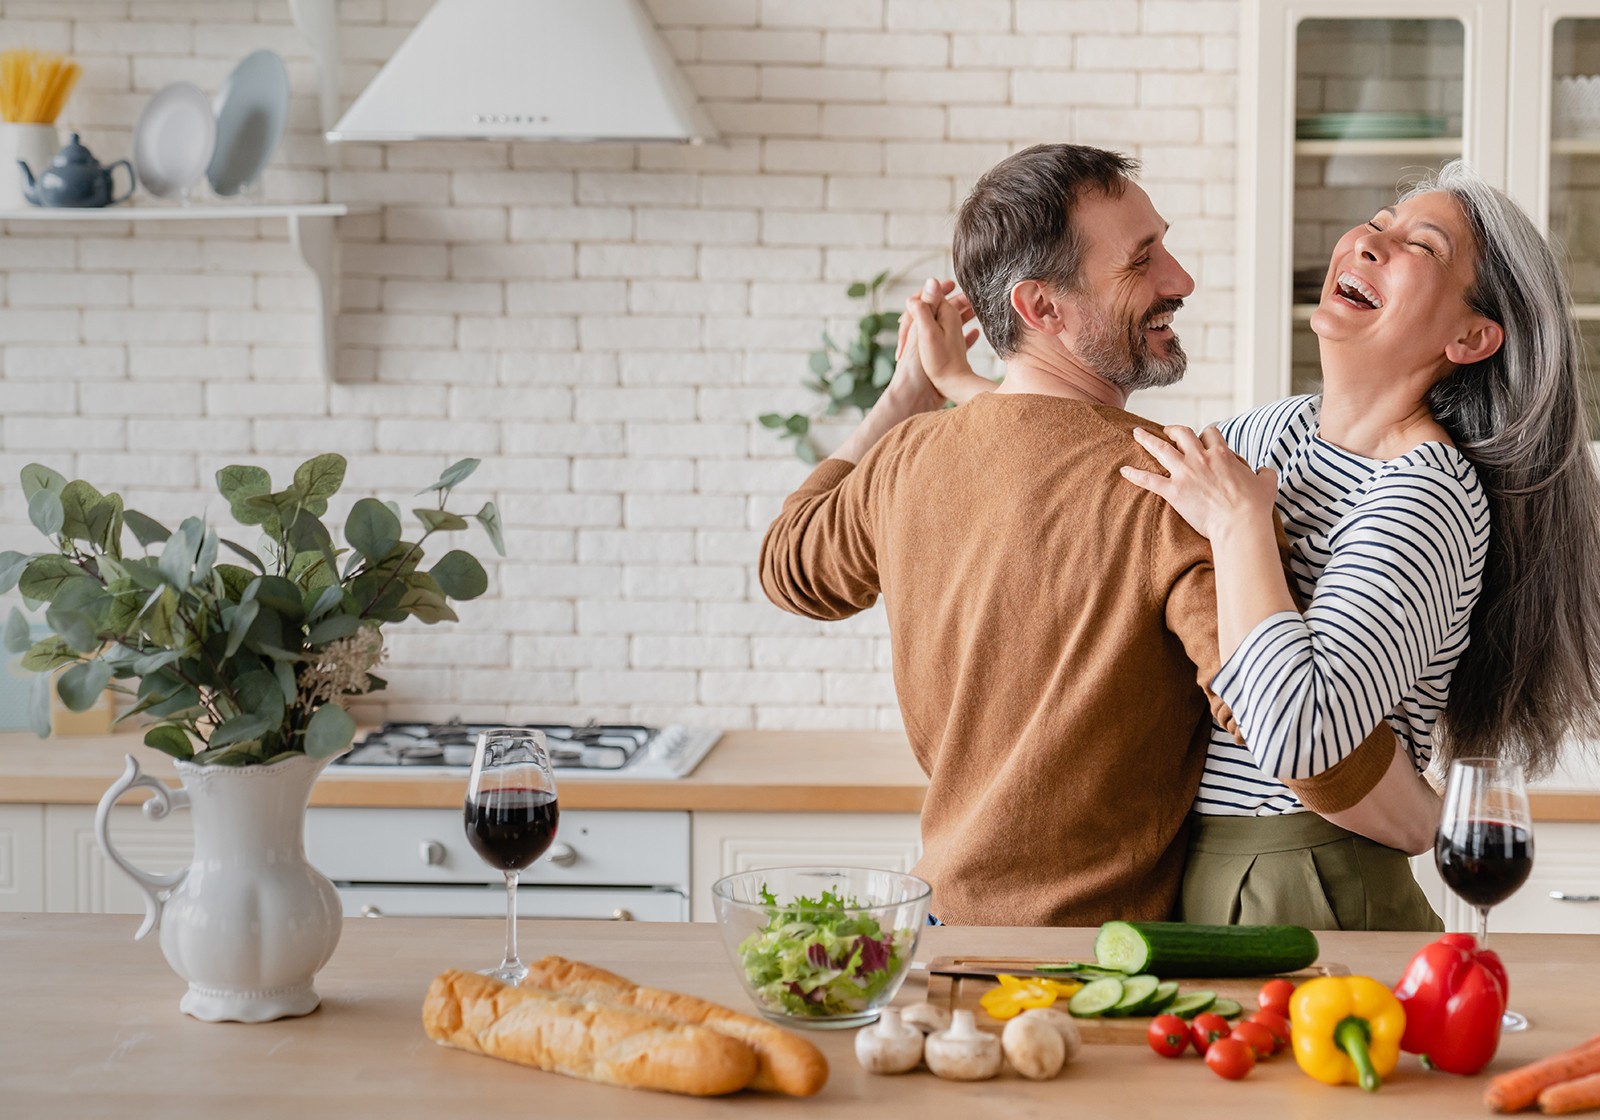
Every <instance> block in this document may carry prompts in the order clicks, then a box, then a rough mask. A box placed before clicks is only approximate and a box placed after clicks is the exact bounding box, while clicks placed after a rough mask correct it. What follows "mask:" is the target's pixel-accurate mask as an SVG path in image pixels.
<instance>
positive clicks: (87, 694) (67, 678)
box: [56, 661, 111, 712]
mask: <svg viewBox="0 0 1600 1120" xmlns="http://www.w3.org/2000/svg"><path fill="white" fill-rule="evenodd" d="M110 681H111V666H109V665H107V664H106V663H105V662H104V661H80V662H78V664H76V665H74V666H72V668H70V669H68V670H67V671H66V672H64V673H62V674H61V677H60V679H59V680H57V681H56V691H57V692H58V693H60V695H61V702H62V703H63V704H65V705H66V706H67V707H68V708H69V709H70V710H72V711H74V712H86V711H88V710H89V709H90V708H92V707H94V706H95V703H96V702H97V701H98V700H99V699H100V694H101V693H103V692H105V690H106V685H107V684H109V683H110Z"/></svg>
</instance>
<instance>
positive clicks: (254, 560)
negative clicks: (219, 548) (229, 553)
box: [219, 537, 267, 572]
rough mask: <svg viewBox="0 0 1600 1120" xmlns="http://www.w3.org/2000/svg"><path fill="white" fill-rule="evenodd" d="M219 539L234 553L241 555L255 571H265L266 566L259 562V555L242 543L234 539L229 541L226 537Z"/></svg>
mask: <svg viewBox="0 0 1600 1120" xmlns="http://www.w3.org/2000/svg"><path fill="white" fill-rule="evenodd" d="M219 539H220V540H221V541H222V543H223V544H225V545H227V546H228V547H229V548H230V549H232V550H233V551H234V552H235V553H236V554H238V555H239V556H241V557H243V558H244V559H245V560H246V561H247V562H248V563H249V564H250V566H251V567H252V568H254V569H255V570H256V571H258V572H265V571H266V570H267V566H266V565H265V564H263V563H262V562H261V557H259V556H257V555H256V554H255V553H253V552H251V551H250V550H249V549H248V548H246V547H245V546H244V545H242V544H238V543H237V542H235V541H230V540H229V539H228V538H227V537H221V538H219Z"/></svg>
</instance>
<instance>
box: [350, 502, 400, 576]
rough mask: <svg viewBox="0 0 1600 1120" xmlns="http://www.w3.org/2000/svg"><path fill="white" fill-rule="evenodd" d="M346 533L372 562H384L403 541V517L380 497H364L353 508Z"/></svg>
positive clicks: (354, 546) (358, 549)
mask: <svg viewBox="0 0 1600 1120" xmlns="http://www.w3.org/2000/svg"><path fill="white" fill-rule="evenodd" d="M344 537H345V540H347V541H349V542H350V547H352V548H354V549H355V550H356V551H357V552H359V553H361V555H362V556H364V557H366V559H367V561H368V562H369V563H372V564H378V563H381V562H382V561H383V558H384V557H386V556H388V555H389V553H390V552H391V551H392V550H393V549H394V547H395V545H397V544H399V543H400V518H398V517H396V516H395V514H394V513H393V511H391V510H390V509H389V507H388V506H386V505H385V504H384V503H382V502H380V501H378V500H377V499H375V498H362V499H361V500H360V501H359V502H357V503H356V504H355V506H354V507H353V508H352V509H351V510H350V518H349V520H347V521H346V522H345V526H344Z"/></svg>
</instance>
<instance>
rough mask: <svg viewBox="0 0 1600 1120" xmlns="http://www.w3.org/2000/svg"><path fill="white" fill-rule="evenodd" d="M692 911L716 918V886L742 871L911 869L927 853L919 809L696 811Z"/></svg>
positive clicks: (701, 918) (702, 919)
mask: <svg viewBox="0 0 1600 1120" xmlns="http://www.w3.org/2000/svg"><path fill="white" fill-rule="evenodd" d="M690 827H691V830H692V831H691V849H692V851H693V859H694V867H693V879H692V886H693V890H692V892H691V895H690V898H691V913H692V915H693V920H694V921H697V922H710V921H715V920H716V913H715V911H714V910H713V908H712V905H711V884H712V883H714V882H716V881H717V880H718V879H720V878H722V876H724V875H732V874H733V873H734V872H736V871H754V870H757V869H759V868H763V867H791V866H796V865H802V864H827V865H830V866H835V867H880V868H883V869H885V870H888V871H910V870H911V867H912V865H913V864H915V863H916V862H917V860H918V859H919V858H921V856H922V830H921V827H920V823H919V818H918V817H917V815H916V814H915V813H695V814H694V815H693V818H692V821H691V825H690Z"/></svg>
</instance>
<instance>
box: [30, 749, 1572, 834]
mask: <svg viewBox="0 0 1600 1120" xmlns="http://www.w3.org/2000/svg"><path fill="white" fill-rule="evenodd" d="M125 754H132V755H133V756H134V757H135V758H137V759H138V760H139V765H140V766H141V767H142V768H143V769H144V770H146V771H147V772H149V773H152V774H155V775H156V776H158V777H161V778H164V779H167V780H168V781H169V782H170V784H172V785H177V776H176V773H175V772H174V770H173V768H172V764H171V761H170V760H169V759H168V758H167V757H166V756H165V755H163V754H160V753H159V752H157V751H155V750H152V749H151V748H149V747H147V746H145V745H144V743H143V740H142V739H141V738H140V737H139V736H138V735H133V734H122V735H102V736H85V737H82V738H65V739H43V740H41V739H39V738H37V737H36V736H34V735H32V734H29V733H27V732H15V731H13V732H0V804H46V805H51V804H56V805H93V804H95V803H97V802H98V801H99V800H100V795H101V794H103V793H104V792H105V791H106V787H108V786H109V785H110V784H111V783H112V782H113V781H114V780H115V779H116V777H117V775H118V774H120V773H121V772H122V767H123V759H122V756H123V755H125ZM465 783H466V776H465V774H464V773H463V774H461V775H460V776H456V775H452V776H449V777H430V776H424V775H419V774H416V773H414V772H412V773H407V772H405V771H404V770H399V771H394V770H386V771H384V772H382V773H358V774H357V773H351V772H350V771H348V770H345V769H341V768H340V767H338V766H333V767H330V768H329V769H328V770H327V771H325V772H324V773H323V775H322V777H321V778H320V779H319V780H318V781H317V784H316V787H315V788H314V789H313V790H312V794H311V804H313V805H317V806H326V807H345V808H413V809H459V808H460V807H461V796H462V790H463V789H464V788H465ZM1557 783H1559V784H1557ZM1557 783H1552V784H1550V785H1546V786H1541V787H1540V788H1536V789H1534V790H1533V791H1532V792H1531V794H1530V800H1531V802H1532V807H1533V816H1534V819H1535V820H1538V821H1572V822H1595V821H1600V781H1596V780H1593V779H1592V778H1591V776H1590V775H1589V774H1588V773H1587V772H1583V773H1580V774H1579V775H1578V776H1576V777H1573V776H1564V777H1561V778H1558V779H1557ZM927 788H928V781H927V778H926V777H924V775H923V773H922V771H921V769H920V768H918V766H917V763H916V760H915V759H913V758H912V755H911V748H910V747H909V746H908V745H907V744H906V740H905V736H904V735H902V734H900V733H899V732H891V731H729V732H726V733H725V734H724V735H723V736H722V739H721V740H720V741H719V742H718V743H717V745H716V746H715V747H714V748H712V751H711V753H710V754H708V755H707V756H706V758H705V760H704V761H703V762H701V763H700V765H699V766H698V767H696V768H695V770H694V772H693V773H692V774H690V775H689V776H688V777H685V778H680V779H677V780H675V781H647V782H640V781H628V780H611V779H599V780H596V779H587V780H585V779H574V780H571V781H567V782H564V783H562V786H561V804H562V807H563V808H566V809H659V810H678V811H688V812H743V813H919V812H921V811H922V799H923V796H924V795H925V794H926V792H927ZM137 796H138V795H132V796H130V798H129V800H130V801H135V800H137Z"/></svg>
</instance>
